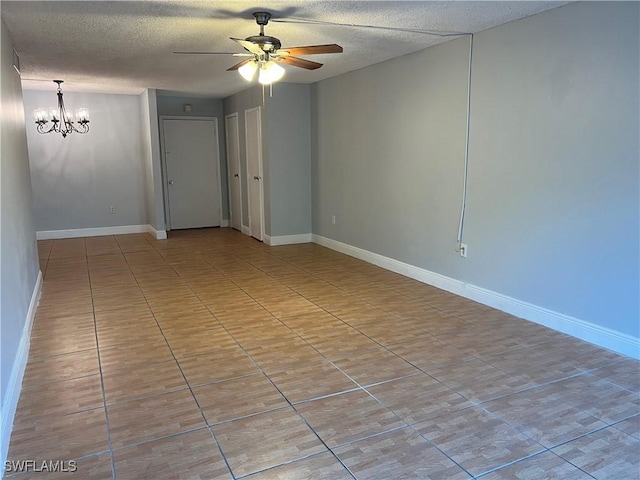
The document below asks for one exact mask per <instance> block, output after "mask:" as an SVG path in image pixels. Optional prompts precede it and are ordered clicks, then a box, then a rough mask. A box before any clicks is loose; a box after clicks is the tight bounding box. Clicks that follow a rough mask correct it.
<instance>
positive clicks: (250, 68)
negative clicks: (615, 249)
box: [238, 60, 258, 82]
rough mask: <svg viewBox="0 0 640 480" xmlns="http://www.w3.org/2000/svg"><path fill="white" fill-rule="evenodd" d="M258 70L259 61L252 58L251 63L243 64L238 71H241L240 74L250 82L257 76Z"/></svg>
mask: <svg viewBox="0 0 640 480" xmlns="http://www.w3.org/2000/svg"><path fill="white" fill-rule="evenodd" d="M257 70H258V62H256V61H255V60H252V61H250V62H249V63H245V64H244V65H243V66H241V67H240V68H239V69H238V72H239V73H240V75H242V78H244V79H245V80H246V81H248V82H250V81H251V80H253V77H255V75H256V71H257Z"/></svg>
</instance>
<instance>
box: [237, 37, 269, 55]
mask: <svg viewBox="0 0 640 480" xmlns="http://www.w3.org/2000/svg"><path fill="white" fill-rule="evenodd" d="M231 40H233V41H234V42H238V43H239V44H240V45H242V46H243V47H244V48H245V49H247V50H249V51H250V52H251V53H255V54H256V55H263V54H264V51H263V50H262V49H261V48H260V47H259V46H258V45H256V44H255V43H252V42H248V41H247V40H242V39H241V38H233V37H232V38H231Z"/></svg>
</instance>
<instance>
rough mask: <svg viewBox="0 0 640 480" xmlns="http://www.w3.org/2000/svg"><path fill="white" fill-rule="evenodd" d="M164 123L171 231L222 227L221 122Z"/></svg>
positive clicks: (164, 120) (176, 119)
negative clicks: (219, 134) (219, 131)
mask: <svg viewBox="0 0 640 480" xmlns="http://www.w3.org/2000/svg"><path fill="white" fill-rule="evenodd" d="M160 119H161V125H162V129H161V131H162V147H163V148H162V157H163V160H164V162H163V163H164V174H165V175H164V182H165V185H164V187H165V192H166V195H165V202H166V205H165V207H166V210H167V225H168V227H169V229H171V230H178V229H185V228H201V227H217V226H220V220H221V208H220V206H221V204H222V199H221V187H220V150H219V148H218V122H217V119H216V118H210V117H160Z"/></svg>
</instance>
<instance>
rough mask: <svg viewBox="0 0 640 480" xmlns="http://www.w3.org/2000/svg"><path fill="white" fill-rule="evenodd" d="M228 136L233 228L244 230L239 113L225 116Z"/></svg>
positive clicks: (230, 208)
mask: <svg viewBox="0 0 640 480" xmlns="http://www.w3.org/2000/svg"><path fill="white" fill-rule="evenodd" d="M224 121H225V133H226V136H227V166H228V168H227V170H228V171H229V210H230V211H231V222H230V223H231V228H235V229H236V230H240V231H242V176H241V172H240V132H239V129H238V114H237V113H232V114H231V115H227V116H226V117H224Z"/></svg>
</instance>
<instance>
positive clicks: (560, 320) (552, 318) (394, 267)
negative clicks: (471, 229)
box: [312, 234, 640, 359]
mask: <svg viewBox="0 0 640 480" xmlns="http://www.w3.org/2000/svg"><path fill="white" fill-rule="evenodd" d="M312 241H313V242H314V243H317V244H318V245H322V246H324V247H327V248H330V249H332V250H335V251H338V252H341V253H344V254H346V255H350V256H352V257H356V258H359V259H360V260H364V261H365V262H368V263H372V264H374V265H377V266H379V267H382V268H384V269H386V270H390V271H392V272H396V273H399V274H401V275H404V276H407V277H410V278H413V279H415V280H418V281H420V282H422V283H426V284H428V285H432V286H434V287H437V288H440V289H442V290H446V291H447V292H451V293H454V294H456V295H460V296H461V297H465V298H468V299H470V300H474V301H476V302H479V303H482V304H483V305H487V306H489V307H493V308H496V309H498V310H501V311H503V312H506V313H509V314H511V315H514V316H516V317H520V318H524V319H525V320H529V321H532V322H534V323H537V324H540V325H544V326H545V327H549V328H552V329H554V330H557V331H559V332H562V333H566V334H568V335H572V336H574V337H576V338H579V339H581V340H584V341H587V342H590V343H593V344H595V345H598V346H600V347H604V348H608V349H609V350H613V351H614V352H618V353H621V354H623V355H627V356H629V357H632V358H636V359H640V338H636V337H633V336H631V335H627V334H625V333H621V332H618V331H616V330H612V329H609V328H606V327H602V326H600V325H596V324H594V323H591V322H587V321H585V320H580V319H579V318H575V317H571V316H569V315H565V314H562V313H558V312H554V311H553V310H549V309H547V308H544V307H540V306H538V305H534V304H531V303H528V302H524V301H522V300H518V299H517V298H512V297H509V296H507V295H503V294H501V293H498V292H494V291H492V290H487V289H486V288H482V287H478V286H476V285H472V284H468V283H465V282H462V281H460V280H456V279H454V278H450V277H447V276H445V275H441V274H439V273H435V272H431V271H429V270H426V269H424V268H420V267H416V266H414V265H410V264H408V263H404V262H400V261H398V260H394V259H393V258H389V257H385V256H383V255H379V254H377V253H373V252H369V251H368V250H364V249H362V248H358V247H354V246H352V245H348V244H346V243H342V242H338V241H336V240H332V239H330V238H326V237H322V236H320V235H316V234H313V235H312Z"/></svg>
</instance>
